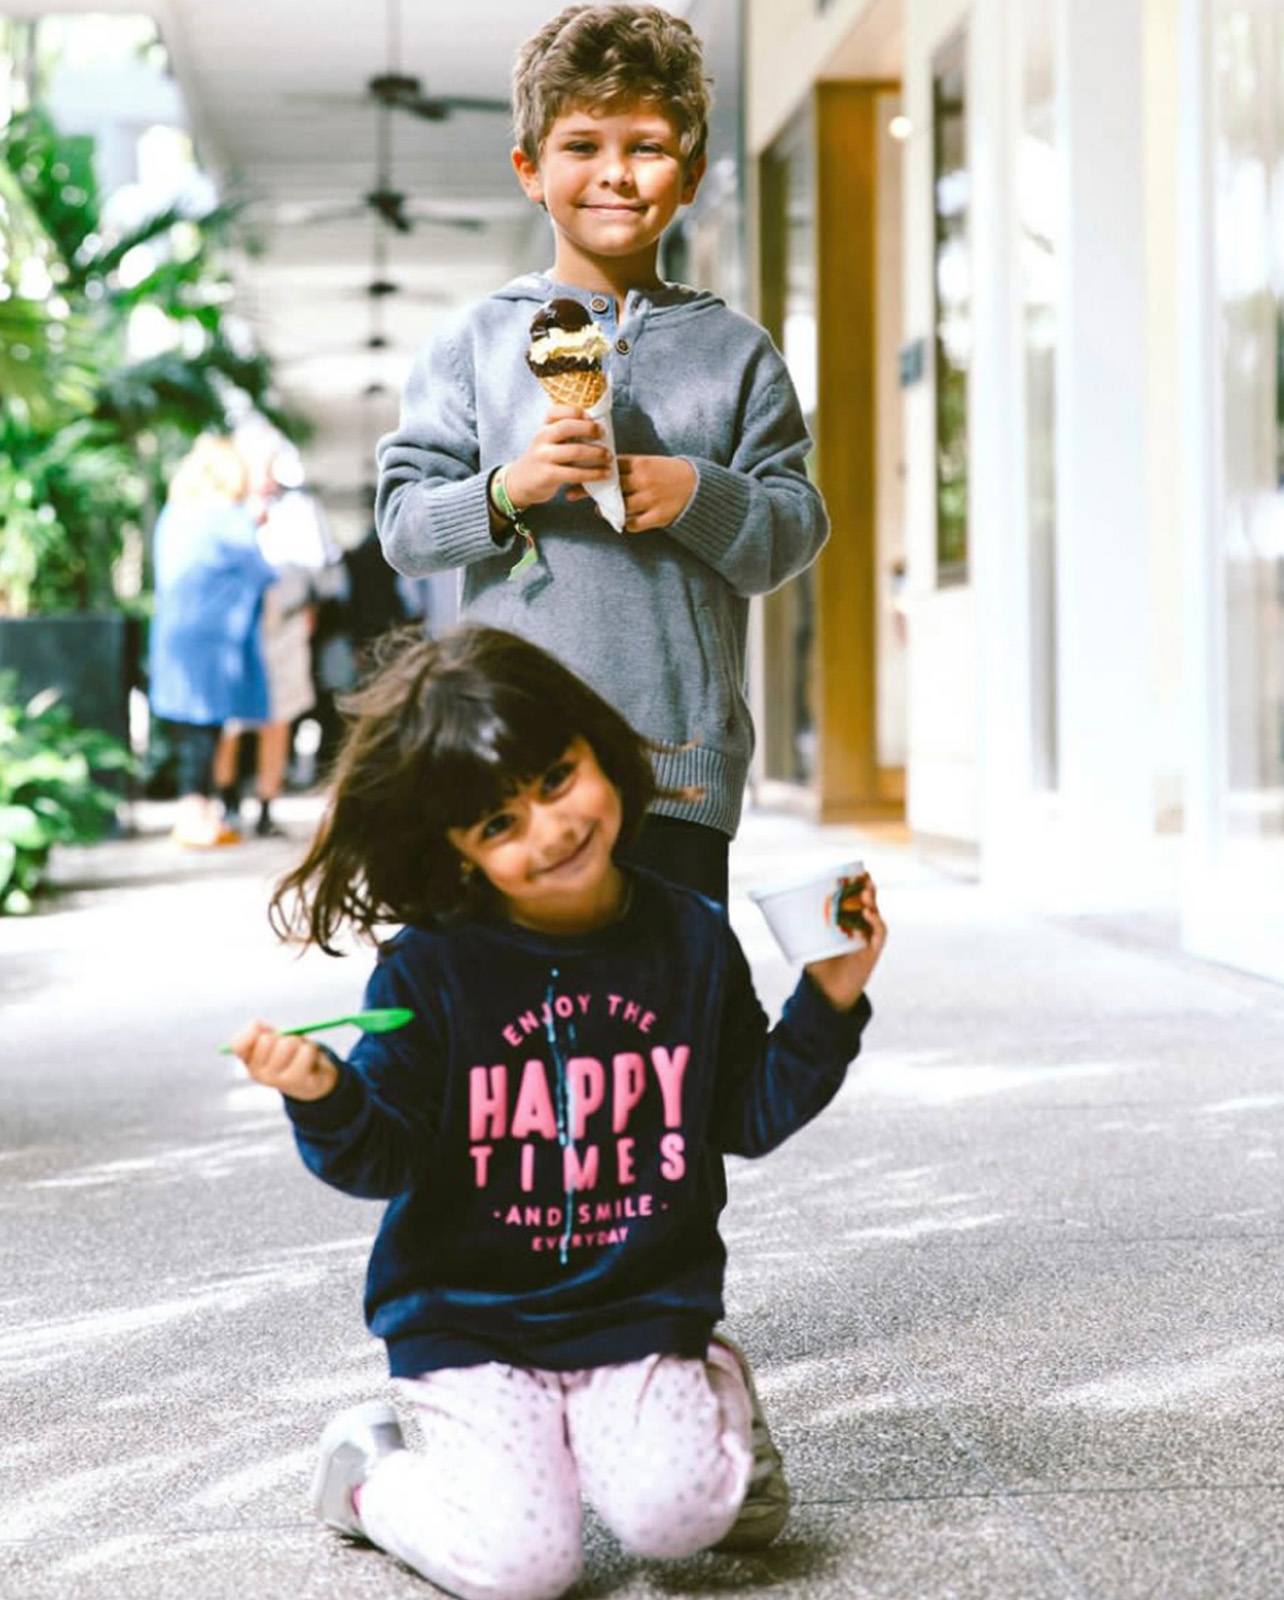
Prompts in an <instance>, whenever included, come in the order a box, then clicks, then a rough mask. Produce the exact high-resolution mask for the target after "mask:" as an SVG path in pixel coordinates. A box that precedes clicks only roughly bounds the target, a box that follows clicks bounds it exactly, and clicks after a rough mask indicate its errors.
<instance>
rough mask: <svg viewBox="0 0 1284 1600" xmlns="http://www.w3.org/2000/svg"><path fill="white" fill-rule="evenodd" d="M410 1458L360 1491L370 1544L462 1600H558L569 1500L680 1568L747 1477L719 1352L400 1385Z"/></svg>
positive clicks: (459, 1372) (394, 1459)
mask: <svg viewBox="0 0 1284 1600" xmlns="http://www.w3.org/2000/svg"><path fill="white" fill-rule="evenodd" d="M402 1391H403V1394H404V1395H405V1398H406V1399H407V1400H408V1401H409V1402H410V1404H411V1405H412V1406H413V1407H414V1410H415V1413H416V1416H417V1418H418V1420H419V1423H420V1426H421V1428H422V1431H423V1440H424V1442H423V1448H422V1449H417V1450H402V1451H398V1452H397V1453H396V1454H394V1455H391V1456H386V1457H384V1458H383V1460H381V1461H380V1462H379V1463H378V1464H377V1465H376V1467H375V1469H374V1470H373V1472H372V1473H371V1474H370V1477H369V1480H368V1481H367V1483H366V1485H365V1487H364V1488H363V1489H362V1492H361V1520H362V1523H363V1524H364V1526H365V1529H366V1532H367V1534H368V1536H369V1537H370V1539H371V1540H372V1541H373V1543H375V1544H377V1545H379V1546H380V1548H381V1549H384V1550H387V1551H389V1552H390V1553H391V1554H392V1555H395V1556H397V1557H398V1558H399V1559H400V1560H402V1561H404V1562H405V1563H406V1564H407V1565H408V1566H411V1567H413V1568H414V1569H415V1570H416V1571H417V1572H419V1573H422V1574H423V1576H424V1577H425V1578H427V1579H428V1580H429V1581H430V1582H432V1583H435V1584H436V1585H437V1586H438V1588H441V1589H445V1590H447V1591H448V1592H449V1593H451V1594H455V1595H459V1596H460V1597H461V1600H555V1597H556V1596H558V1595H561V1594H563V1593H564V1592H565V1591H566V1590H567V1589H569V1588H570V1586H571V1585H572V1584H573V1583H574V1582H575V1580H576V1578H577V1577H578V1576H579V1574H580V1567H581V1562H582V1555H581V1540H580V1516H581V1511H580V1497H581V1494H582V1495H583V1496H584V1498H585V1499H587V1500H588V1501H589V1502H590V1504H592V1505H593V1507H594V1508H595V1509H596V1511H597V1512H598V1514H599V1516H600V1517H601V1518H602V1520H603V1521H604V1522H605V1523H606V1524H607V1526H608V1527H609V1528H610V1529H611V1530H612V1531H613V1532H614V1533H615V1535H616V1537H617V1538H618V1539H619V1540H620V1542H621V1544H623V1545H624V1547H625V1548H626V1549H628V1550H631V1551H633V1552H634V1553H635V1554H638V1555H645V1556H686V1555H691V1554H693V1553H694V1552H695V1551H697V1550H703V1549H705V1548H706V1547H707V1546H709V1545H711V1544H716V1543H717V1542H718V1540H719V1539H721V1538H722V1536H723V1534H725V1533H726V1532H727V1530H728V1529H729V1528H730V1527H731V1525H732V1523H733V1522H734V1521H735V1520H736V1516H737V1513H738V1512H739V1510H740V1505H741V1502H742V1501H743V1499H744V1496H745V1489H746V1486H747V1485H748V1482H749V1470H750V1467H751V1465H752V1460H753V1456H752V1449H751V1446H750V1414H749V1395H748V1391H747V1390H746V1388H745V1382H744V1378H743V1377H742V1375H741V1372H740V1368H739V1365H738V1364H737V1362H736V1359H735V1357H734V1356H732V1355H731V1354H730V1352H729V1351H727V1350H724V1349H723V1348H722V1347H721V1346H720V1345H716V1344H715V1345H711V1346H710V1349H709V1354H708V1359H707V1361H690V1360H684V1359H681V1358H680V1357H677V1356H660V1355H654V1356H647V1357H646V1358H645V1359H644V1360H642V1361H633V1362H629V1363H628V1364H627V1365H625V1366H618V1367H595V1368H589V1369H586V1370H584V1371H581V1372H541V1371H536V1370H532V1369H529V1368H521V1367H505V1366H499V1365H497V1364H494V1363H492V1364H489V1365H487V1366H481V1367H461V1368H452V1369H449V1370H447V1371H443V1372H429V1373H425V1374H424V1375H423V1377H421V1378H416V1379H411V1380H406V1381H405V1382H404V1383H403V1384H402Z"/></svg>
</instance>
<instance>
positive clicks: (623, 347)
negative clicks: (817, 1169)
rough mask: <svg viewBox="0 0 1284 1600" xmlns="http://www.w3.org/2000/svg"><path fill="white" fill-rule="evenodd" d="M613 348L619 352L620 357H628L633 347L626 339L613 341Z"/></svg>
mask: <svg viewBox="0 0 1284 1600" xmlns="http://www.w3.org/2000/svg"><path fill="white" fill-rule="evenodd" d="M615 348H616V349H617V350H618V351H619V352H620V354H621V355H622V356H626V355H628V353H629V351H630V350H631V349H632V348H633V346H632V345H631V344H630V343H629V341H628V340H627V339H617V340H616V341H615Z"/></svg>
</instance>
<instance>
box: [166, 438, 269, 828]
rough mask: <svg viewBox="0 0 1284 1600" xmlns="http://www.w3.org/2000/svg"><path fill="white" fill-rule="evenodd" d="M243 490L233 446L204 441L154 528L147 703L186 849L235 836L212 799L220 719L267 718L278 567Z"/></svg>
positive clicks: (221, 440) (183, 467) (181, 470)
mask: <svg viewBox="0 0 1284 1600" xmlns="http://www.w3.org/2000/svg"><path fill="white" fill-rule="evenodd" d="M248 488H249V484H248V475H247V472H246V468H245V463H244V461H243V460H242V457H241V455H240V453H239V451H238V450H237V449H236V447H235V445H234V444H233V443H232V442H231V441H230V440H229V439H225V438H218V437H215V436H213V435H205V436H203V437H201V438H200V439H198V440H197V442H196V444H195V445H194V446H193V447H192V449H191V450H190V451H189V452H188V454H187V455H186V456H185V457H184V459H183V461H182V463H181V465H180V466H179V469H178V471H177V472H176V473H175V475H174V479H173V482H172V483H171V485H170V490H169V497H168V499H167V501H166V504H165V509H164V510H163V511H162V512H161V515H160V518H159V520H158V521H157V524H156V540H155V571H156V612H155V616H154V618H153V621H152V630H151V666H150V700H151V709H152V714H153V716H156V717H160V718H163V719H164V720H165V721H166V722H168V723H169V724H170V725H171V734H172V738H173V741H174V746H175V753H176V756H177V761H178V791H179V810H178V818H177V822H176V825H175V828H174V838H175V840H176V841H177V842H178V843H179V844H181V845H185V846H188V847H192V848H208V847H211V846H215V845H221V844H232V843H235V842H236V841H237V840H238V839H239V838H240V835H239V833H238V832H237V831H236V829H235V828H233V827H231V826H229V825H228V823H227V822H226V819H225V818H224V816H223V811H222V807H221V805H220V804H219V802H218V800H217V799H216V797H215V789H214V781H213V765H214V752H215V749H216V747H217V743H218V736H219V730H220V728H221V727H222V725H223V724H224V723H225V722H227V721H230V720H232V719H233V718H235V719H238V720H241V721H245V722H262V721H263V720H264V719H265V718H266V716H267V712H268V686H267V674H266V672H265V669H264V663H263V654H262V648H261V644H260V639H259V622H260V616H261V612H262V606H263V595H264V592H265V590H266V589H267V587H268V585H269V584H271V583H272V582H273V580H274V579H275V577H276V569H275V568H274V567H272V566H271V565H270V563H269V562H268V561H267V559H266V558H265V557H264V555H263V554H262V552H261V550H260V548H259V541H258V537H257V531H256V528H255V522H254V518H253V516H252V514H251V512H250V509H249V506H248V502H247V494H248Z"/></svg>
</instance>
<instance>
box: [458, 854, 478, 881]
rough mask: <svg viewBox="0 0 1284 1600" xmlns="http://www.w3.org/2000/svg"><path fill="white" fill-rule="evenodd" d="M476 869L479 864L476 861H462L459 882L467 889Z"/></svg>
mask: <svg viewBox="0 0 1284 1600" xmlns="http://www.w3.org/2000/svg"><path fill="white" fill-rule="evenodd" d="M476 869H477V864H476V862H474V861H461V862H460V863H459V881H460V883H462V884H463V885H464V887H465V888H467V886H468V884H469V882H470V881H471V879H472V875H473V873H474V872H475V871H476Z"/></svg>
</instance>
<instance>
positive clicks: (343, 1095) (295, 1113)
mask: <svg viewBox="0 0 1284 1600" xmlns="http://www.w3.org/2000/svg"><path fill="white" fill-rule="evenodd" d="M330 1059H331V1060H332V1061H333V1062H334V1064H335V1066H336V1067H338V1069H339V1081H338V1083H336V1084H335V1086H334V1088H333V1089H331V1091H330V1093H329V1094H327V1095H323V1096H322V1097H321V1099H320V1100H291V1099H290V1097H289V1095H283V1096H282V1098H283V1100H284V1101H285V1109H286V1113H287V1115H288V1116H289V1118H290V1121H291V1122H292V1123H293V1124H294V1126H295V1127H296V1128H301V1129H302V1130H303V1131H304V1132H305V1133H309V1132H315V1133H329V1132H332V1131H333V1130H334V1129H335V1128H342V1127H345V1126H346V1125H347V1124H348V1123H349V1122H352V1121H353V1120H355V1118H356V1117H357V1115H358V1114H359V1113H360V1111H361V1107H362V1105H363V1104H364V1103H365V1098H366V1091H365V1084H364V1083H363V1082H362V1080H361V1079H360V1077H358V1075H357V1074H356V1073H355V1072H353V1070H352V1069H351V1067H348V1066H346V1065H345V1064H344V1063H343V1062H342V1061H340V1060H339V1059H338V1057H337V1056H331V1057H330Z"/></svg>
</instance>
